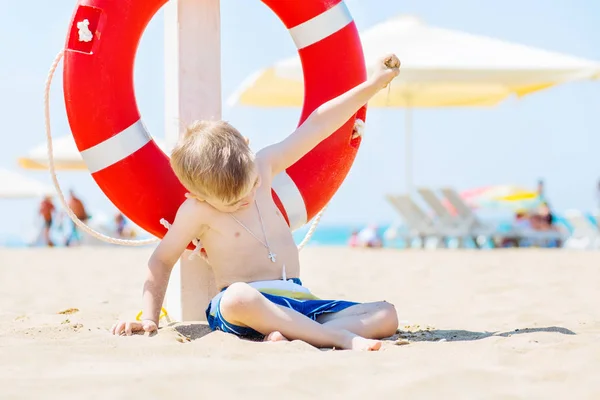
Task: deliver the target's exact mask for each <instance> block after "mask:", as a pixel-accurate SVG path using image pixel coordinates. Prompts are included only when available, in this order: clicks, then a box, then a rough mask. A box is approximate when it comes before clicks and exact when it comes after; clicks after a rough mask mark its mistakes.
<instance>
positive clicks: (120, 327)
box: [110, 321, 125, 335]
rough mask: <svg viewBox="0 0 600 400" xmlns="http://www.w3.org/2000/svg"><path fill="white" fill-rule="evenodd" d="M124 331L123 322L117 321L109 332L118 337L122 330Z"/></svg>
mask: <svg viewBox="0 0 600 400" xmlns="http://www.w3.org/2000/svg"><path fill="white" fill-rule="evenodd" d="M124 329H125V322H124V321H118V322H117V323H116V324H114V325H113V326H112V328H111V329H110V332H111V333H112V334H113V335H120V334H121V333H122V332H123V330H124Z"/></svg>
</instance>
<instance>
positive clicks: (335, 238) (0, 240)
mask: <svg viewBox="0 0 600 400" xmlns="http://www.w3.org/2000/svg"><path fill="white" fill-rule="evenodd" d="M556 218H557V224H562V225H564V226H565V227H567V229H570V226H569V224H568V223H567V222H566V220H565V219H564V218H562V217H561V216H557V217H556ZM590 221H592V222H593V220H592V219H591V218H590ZM484 222H487V223H490V224H493V225H495V226H496V227H497V230H498V232H506V231H508V230H510V228H511V226H512V224H511V223H512V221H511V220H510V219H504V220H488V221H484ZM365 226H366V224H339V225H336V224H328V225H320V226H318V227H317V229H316V230H315V231H314V233H313V235H312V237H311V239H310V241H309V242H308V244H307V246H339V247H344V246H347V245H348V241H349V239H350V236H351V235H352V232H354V231H359V230H360V229H362V228H364V227H365ZM390 227H391V225H385V224H384V225H379V226H378V228H377V229H378V233H379V235H380V237H382V238H384V240H383V243H384V247H392V248H407V247H410V246H411V245H412V244H411V243H407V242H406V241H404V239H402V238H401V237H402V232H406V229H405V227H403V226H402V225H399V226H394V228H395V229H396V230H397V231H398V232H399V235H398V236H399V237H398V238H396V239H393V240H385V232H386V231H387V230H388V228H390ZM309 228H310V225H306V226H305V227H303V228H300V229H298V230H297V231H295V232H294V233H293V235H294V239H295V241H296V243H298V244H299V243H300V242H301V241H302V240H303V239H304V237H305V235H306V233H307V232H308V230H309ZM36 232H39V230H36ZM36 232H33V231H32V232H31V233H30V234H29V235H24V237H23V236H17V235H10V234H4V235H0V247H10V248H23V247H31V245H32V243H35V242H36V241H35V239H34V234H35V233H36ZM36 236H37V235H36ZM51 236H52V237H53V238H54V239H55V240H56V243H61V242H62V240H61V238H62V237H64V232H63V231H62V230H58V229H57V230H53V232H52V235H51ZM141 238H143V237H140V239H141ZM38 245H39V244H38ZM466 247H473V248H474V247H475V244H474V243H466ZM484 247H490V248H491V246H484Z"/></svg>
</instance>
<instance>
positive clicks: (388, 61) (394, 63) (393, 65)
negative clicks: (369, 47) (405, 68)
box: [383, 54, 400, 69]
mask: <svg viewBox="0 0 600 400" xmlns="http://www.w3.org/2000/svg"><path fill="white" fill-rule="evenodd" d="M383 63H384V64H385V66H386V67H388V68H390V69H397V68H400V59H399V58H398V57H397V56H396V55H395V54H389V55H387V56H386V57H385V58H384V61H383Z"/></svg>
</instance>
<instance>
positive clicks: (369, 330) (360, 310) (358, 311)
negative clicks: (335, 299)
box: [317, 301, 398, 339]
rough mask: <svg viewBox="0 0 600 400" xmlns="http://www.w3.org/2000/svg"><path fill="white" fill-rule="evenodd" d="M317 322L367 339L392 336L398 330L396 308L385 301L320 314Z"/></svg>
mask: <svg viewBox="0 0 600 400" xmlns="http://www.w3.org/2000/svg"><path fill="white" fill-rule="evenodd" d="M317 321H318V322H319V323H321V324H323V325H324V326H327V327H333V328H337V329H345V330H348V331H350V332H352V333H354V334H356V335H359V336H362V337H365V338H369V339H381V338H386V337H390V336H393V335H394V334H395V333H396V330H397V329H398V314H397V313H396V308H395V307H394V305H393V304H390V303H388V302H385V301H379V302H376V303H363V304H357V305H355V306H352V307H348V308H346V309H345V310H342V311H340V312H337V313H331V314H322V315H320V316H318V317H317Z"/></svg>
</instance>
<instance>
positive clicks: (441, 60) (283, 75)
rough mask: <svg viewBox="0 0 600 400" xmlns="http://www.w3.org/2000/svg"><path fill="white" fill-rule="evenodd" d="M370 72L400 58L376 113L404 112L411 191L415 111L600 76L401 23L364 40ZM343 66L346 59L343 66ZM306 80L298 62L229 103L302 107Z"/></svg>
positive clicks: (563, 59)
mask: <svg viewBox="0 0 600 400" xmlns="http://www.w3.org/2000/svg"><path fill="white" fill-rule="evenodd" d="M361 40H362V44H363V48H364V53H365V62H366V64H367V68H368V69H369V70H372V69H373V68H374V67H375V66H376V65H377V63H378V62H379V58H380V57H381V56H382V55H383V54H386V53H388V52H394V53H396V54H397V55H398V56H399V57H400V59H401V61H402V68H401V73H400V75H399V76H398V77H397V78H396V79H395V80H394V81H393V82H392V85H391V88H390V90H389V92H388V91H387V90H382V91H381V92H380V93H379V94H378V95H377V96H375V97H374V98H373V99H372V100H371V101H370V102H369V106H370V107H404V108H406V109H407V118H406V141H407V146H406V148H407V150H406V151H407V153H406V156H405V158H406V163H407V164H406V168H407V171H406V174H407V176H406V179H407V183H408V186H409V189H410V188H411V187H412V184H411V180H412V177H411V172H410V167H411V163H412V161H411V155H412V154H411V150H410V147H411V146H410V137H411V133H412V132H411V129H412V125H411V122H412V118H411V113H410V109H411V108H415V107H481V106H493V105H496V104H498V103H499V102H501V101H502V100H504V99H506V98H507V97H509V96H511V95H516V96H525V95H527V94H530V93H534V92H537V91H540V90H543V89H547V88H549V87H552V86H554V85H557V84H561V83H565V82H569V81H575V80H584V79H596V78H599V77H600V63H598V62H595V61H590V60H585V59H581V58H576V57H572V56H568V55H563V54H558V53H553V52H549V51H544V50H540V49H535V48H532V47H528V46H523V45H520V44H514V43H509V42H505V41H502V40H498V39H493V38H488V37H483V36H475V35H471V34H468V33H464V32H459V31H454V30H449V29H442V28H438V27H434V26H430V25H427V24H425V23H423V22H422V21H420V20H419V19H418V18H415V17H412V16H398V17H396V18H392V19H390V20H388V21H385V22H383V23H381V24H378V25H376V26H374V27H372V28H371V29H368V30H366V31H364V32H363V33H361ZM342 61H343V60H342ZM303 90H304V89H303V76H302V65H301V63H300V59H299V57H297V56H295V57H292V58H289V59H286V60H283V61H280V62H278V63H276V64H275V65H273V66H271V67H268V68H266V69H264V70H262V71H259V72H257V73H255V74H253V75H252V76H250V77H249V78H248V79H247V80H246V81H245V82H244V83H243V84H242V85H241V86H240V88H239V89H238V90H237V91H236V92H235V93H233V95H232V96H231V97H230V98H229V99H228V104H229V105H235V104H241V105H249V106H261V107H281V106H285V107H288V106H295V107H300V106H301V105H302V102H303V97H304V91H303Z"/></svg>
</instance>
